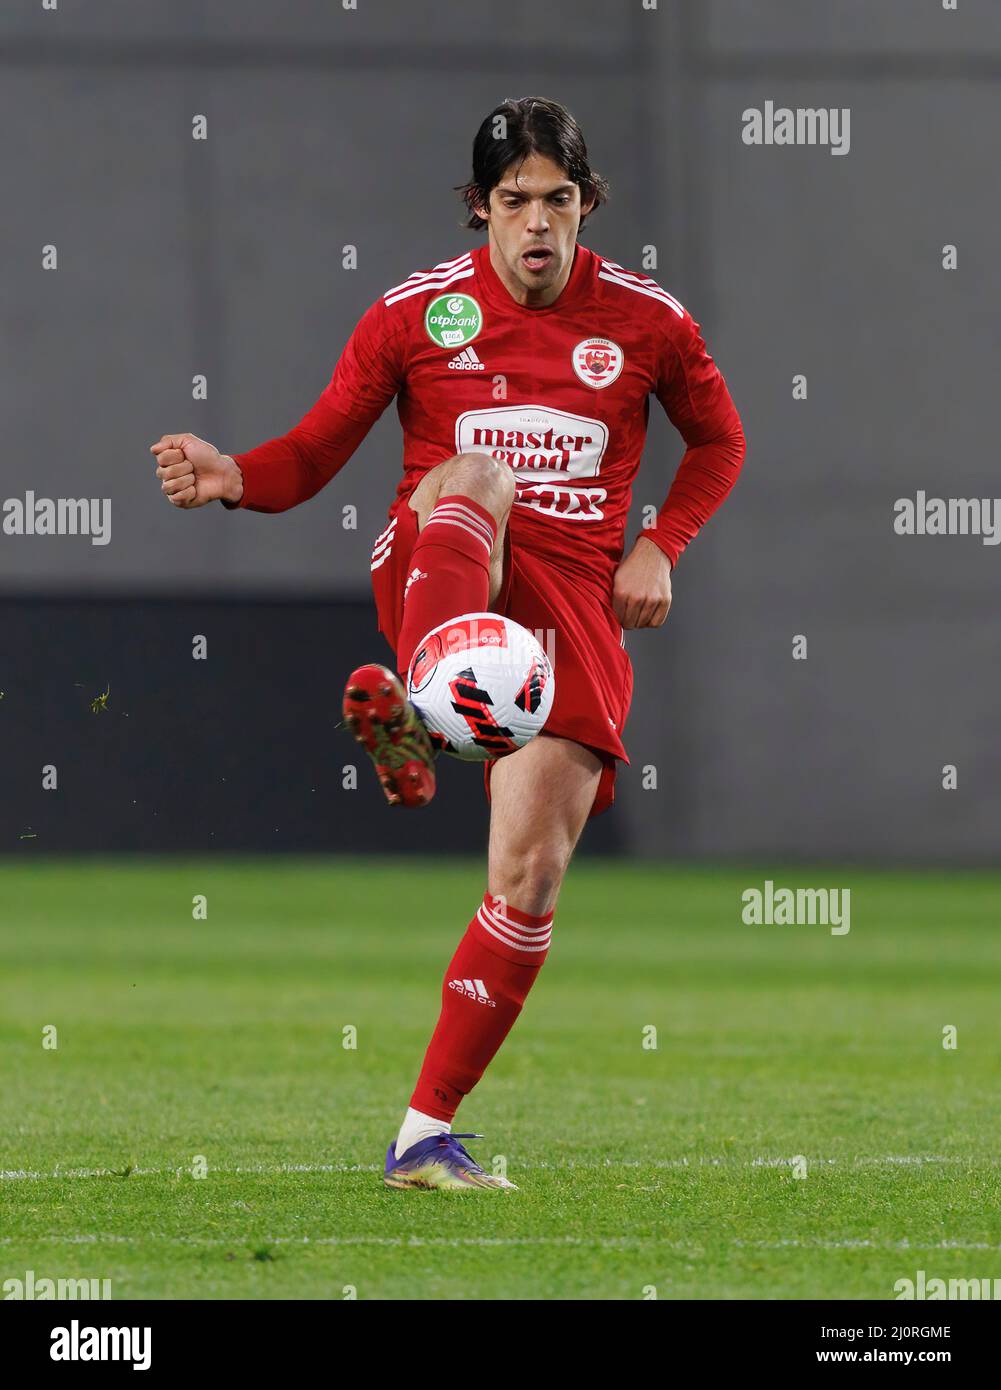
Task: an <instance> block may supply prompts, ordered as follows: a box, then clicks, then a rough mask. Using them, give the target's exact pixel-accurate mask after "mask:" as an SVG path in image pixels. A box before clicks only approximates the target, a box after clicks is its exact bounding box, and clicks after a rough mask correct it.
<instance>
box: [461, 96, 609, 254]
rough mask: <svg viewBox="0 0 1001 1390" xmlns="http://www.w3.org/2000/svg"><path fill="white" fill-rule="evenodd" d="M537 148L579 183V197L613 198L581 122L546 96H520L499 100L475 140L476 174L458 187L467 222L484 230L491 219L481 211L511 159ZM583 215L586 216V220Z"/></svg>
mask: <svg viewBox="0 0 1001 1390" xmlns="http://www.w3.org/2000/svg"><path fill="white" fill-rule="evenodd" d="M532 154H541V155H544V156H545V157H546V158H547V159H551V160H552V161H553V163H554V164H558V165H559V166H560V168H561V169H562V170H563V171H564V173H565V174H566V176H567V178H568V179H570V181H571V182H572V183H575V184H576V185H577V187H578V188H579V189H580V200H581V202H582V203H588V202H590V200H591V199H592V198H593V199H594V206H595V207H598V206H599V205H600V204H601V203H604V202H605V201H606V200H607V198H608V184H607V183H606V182H605V180H604V179H603V178H602V177H601V175H600V174H596V173H595V172H594V170H593V169H592V168H591V166H590V164H589V163H588V158H587V146H586V145H585V144H584V137H583V135H582V134H581V129H580V126H579V125H578V124H577V122H576V120H575V119H574V118H573V116H571V114H570V112H569V111H568V110H567V109H566V107H565V106H561V105H560V103H559V102H558V101H547V100H546V99H545V97H520V98H519V99H518V100H517V101H514V100H511V99H509V100H507V101H502V102H501V104H500V105H499V106H495V107H494V109H493V110H492V111H491V112H490V115H489V116H487V118H486V120H485V121H484V122H483V124H482V125H481V126H480V128H479V130H478V131H477V132H476V139H475V140H474V141H473V177H472V178H471V179H470V181H469V182H468V183H464V184H461V185H460V186H459V188H458V190H457V192H459V193H461V194H462V200H463V202H464V203H465V204H466V207H467V209H468V211H469V217H468V218H467V220H466V222H465V224H464V225H465V226H467V227H469V228H471V229H472V230H473V231H476V232H478V231H480V230H481V229H482V228H483V227H485V226H486V225H487V224H486V221H485V219H484V218H482V217H481V216H480V215H479V213H478V212H477V211H476V209H477V208H483V207H489V206H490V194H491V192H492V190H493V189H494V188H496V187H497V185H498V184H499V183H500V181H501V179H502V178H503V177H504V175H505V174H506V173H507V171H508V169H510V168H511V166H512V165H516V166H518V167H520V166H521V165H522V164H523V163H524V162H525V160H526V159H527V158H528V157H529V155H532ZM583 225H584V218H583V217H582V218H581V226H583Z"/></svg>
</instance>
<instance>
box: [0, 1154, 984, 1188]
mask: <svg viewBox="0 0 1001 1390" xmlns="http://www.w3.org/2000/svg"><path fill="white" fill-rule="evenodd" d="M801 1157H802V1155H796V1156H795V1157H793V1158H765V1157H761V1158H752V1159H746V1158H728V1157H719V1158H714V1157H706V1156H699V1157H695V1158H688V1157H684V1158H651V1159H636V1158H634V1159H622V1160H618V1159H611V1158H606V1159H600V1160H592V1161H586V1162H584V1161H580V1160H577V1159H566V1160H562V1161H559V1162H556V1163H548V1162H546V1161H544V1160H543V1161H541V1162H538V1163H536V1162H531V1161H529V1162H526V1163H521V1162H519V1163H518V1164H517V1165H516V1166H517V1169H518V1171H519V1172H532V1171H536V1170H539V1171H541V1170H545V1169H556V1170H560V1171H571V1170H575V1169H579V1170H582V1171H591V1170H595V1169H601V1168H612V1169H619V1168H638V1169H648V1168H654V1169H674V1168H791V1167H792V1166H793V1165H794V1164H795V1163H797V1162H798V1161H799V1160H800V1158H801ZM805 1158H806V1163H807V1168H817V1167H834V1168H837V1167H846V1168H864V1167H884V1166H885V1167H904V1166H910V1165H913V1166H921V1165H928V1164H948V1163H969V1164H976V1165H977V1166H979V1167H984V1166H994V1165H996V1164H997V1163H998V1162H999V1160H998V1159H997V1158H996V1157H988V1158H972V1157H963V1156H960V1155H948V1154H882V1155H865V1154H862V1155H858V1156H856V1157H855V1158H851V1159H845V1158H813V1157H811V1156H810V1155H809V1154H806V1155H805ZM512 1166H515V1165H512ZM190 1171H191V1170H190V1168H188V1167H187V1166H186V1165H181V1166H179V1167H177V1168H132V1169H130V1171H129V1173H128V1175H127V1176H128V1177H130V1178H133V1177H137V1178H149V1177H163V1176H167V1175H169V1176H170V1177H180V1176H182V1175H184V1174H188V1173H190ZM208 1172H209V1173H223V1174H226V1175H235V1174H240V1173H247V1174H256V1175H261V1174H265V1175H268V1174H270V1175H272V1176H274V1175H275V1174H280V1173H381V1172H382V1165H381V1164H379V1163H250V1164H238V1165H237V1166H236V1167H219V1168H216V1167H209V1169H208ZM125 1176H126V1175H125V1174H124V1173H123V1172H122V1171H121V1170H120V1169H119V1170H115V1169H112V1168H56V1169H54V1170H53V1171H52V1172H51V1173H42V1172H38V1171H35V1170H33V1169H29V1168H8V1169H0V1182H48V1181H51V1180H53V1179H60V1178H124V1177H125Z"/></svg>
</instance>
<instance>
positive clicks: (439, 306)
mask: <svg viewBox="0 0 1001 1390" xmlns="http://www.w3.org/2000/svg"><path fill="white" fill-rule="evenodd" d="M424 327H425V328H426V329H427V334H428V337H429V338H430V339H431V341H432V342H433V343H437V344H438V346H439V347H443V348H457V347H465V345H466V343H471V342H472V341H473V339H474V338H475V337H477V336H478V335H479V332H480V329H481V328H482V327H483V311H482V309H481V308H480V306H479V305H478V304H477V302H476V300H475V299H474V298H473V297H472V295H468V294H440V295H439V296H438V298H437V299H432V301H431V303H430V304H429V305H428V307H427V311H426V312H425V314H424Z"/></svg>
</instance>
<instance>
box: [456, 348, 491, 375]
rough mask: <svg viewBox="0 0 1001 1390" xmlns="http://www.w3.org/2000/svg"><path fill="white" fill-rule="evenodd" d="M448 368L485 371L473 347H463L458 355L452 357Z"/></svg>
mask: <svg viewBox="0 0 1001 1390" xmlns="http://www.w3.org/2000/svg"><path fill="white" fill-rule="evenodd" d="M448 365H449V369H450V370H451V371H453V372H483V371H486V368H485V367H484V365H483V363H482V362H481V361H480V359H479V358H478V357H477V356H476V353H475V351H474V350H473V348H471V347H468V348H463V349H462V351H461V352H460V353H459V354H458V356H456V357H453V358H452V360H451V362H449V364H448Z"/></svg>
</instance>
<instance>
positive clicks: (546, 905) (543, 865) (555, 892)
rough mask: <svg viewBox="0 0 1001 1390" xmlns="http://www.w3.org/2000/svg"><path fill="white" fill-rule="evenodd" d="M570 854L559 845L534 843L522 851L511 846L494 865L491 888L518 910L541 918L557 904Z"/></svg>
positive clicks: (569, 850)
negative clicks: (501, 860)
mask: <svg viewBox="0 0 1001 1390" xmlns="http://www.w3.org/2000/svg"><path fill="white" fill-rule="evenodd" d="M571 853H572V850H571V849H570V848H563V847H561V846H556V845H532V846H530V847H526V848H525V849H524V850H523V851H522V852H521V853H519V852H518V851H517V850H516V849H512V850H511V851H510V852H509V853H508V854H507V855H505V856H504V859H503V862H501V863H500V864H497V865H496V866H495V867H494V872H493V873H492V874H491V884H490V891H491V892H492V893H495V894H498V895H499V896H502V897H504V898H506V899H507V901H508V902H509V903H510V904H511V906H512V907H515V908H517V909H518V911H519V912H528V913H530V914H531V915H532V916H533V917H541V916H542V915H543V914H544V913H547V912H551V911H552V910H553V908H554V907H555V906H556V899H557V898H558V897H559V892H560V886H561V884H562V883H563V877H564V875H565V874H566V871H567V866H568V864H569V862H570V855H571Z"/></svg>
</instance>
